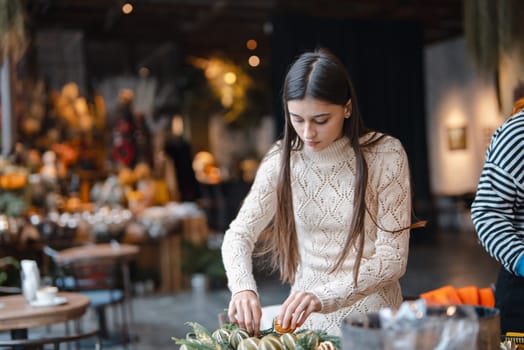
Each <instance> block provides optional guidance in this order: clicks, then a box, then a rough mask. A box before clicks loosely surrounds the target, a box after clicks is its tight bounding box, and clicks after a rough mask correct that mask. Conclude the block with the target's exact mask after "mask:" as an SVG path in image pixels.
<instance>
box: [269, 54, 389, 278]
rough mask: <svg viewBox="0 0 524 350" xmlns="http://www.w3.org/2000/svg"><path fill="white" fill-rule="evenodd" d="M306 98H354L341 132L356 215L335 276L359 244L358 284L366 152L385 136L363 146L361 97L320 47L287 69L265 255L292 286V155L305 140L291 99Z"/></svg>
mask: <svg viewBox="0 0 524 350" xmlns="http://www.w3.org/2000/svg"><path fill="white" fill-rule="evenodd" d="M306 97H311V98H314V99H318V100H321V101H324V102H328V103H332V104H336V105H340V106H346V105H347V103H348V101H349V100H351V117H350V118H348V119H344V124H343V134H344V136H346V137H347V138H348V139H349V141H350V146H351V148H352V149H353V151H354V153H355V159H356V179H355V184H356V185H355V197H354V201H353V205H354V211H353V215H352V220H351V224H350V226H349V234H348V237H347V239H346V241H345V243H344V247H343V249H342V251H341V252H340V254H339V255H338V257H337V260H336V263H335V265H334V267H333V269H332V270H331V272H334V271H336V270H337V269H339V268H340V266H341V265H342V263H343V262H344V260H345V259H346V257H347V255H348V254H349V251H350V247H351V246H353V245H355V246H357V257H356V263H355V266H354V278H355V281H356V279H357V275H358V270H359V267H360V262H361V260H362V253H363V250H364V217H365V213H366V203H365V196H366V186H367V181H368V167H367V163H366V159H365V158H364V155H363V150H362V149H363V148H365V147H368V146H370V145H372V144H374V143H376V142H377V141H378V140H380V139H381V138H382V137H383V134H378V133H375V132H373V134H372V136H371V137H369V138H367V141H366V142H365V143H361V141H360V140H359V139H360V137H361V136H363V135H365V134H367V133H370V132H371V131H370V130H369V129H367V128H366V127H365V126H364V123H363V121H362V116H361V114H360V109H359V105H358V101H357V95H356V93H355V89H354V87H353V83H352V82H351V78H350V77H349V73H348V72H347V70H346V68H345V66H344V65H343V64H342V62H341V61H340V60H339V59H338V58H337V57H336V56H335V55H333V54H332V53H331V52H329V51H328V50H326V49H317V50H315V51H313V52H306V53H303V54H302V55H300V56H299V57H298V58H297V59H296V60H295V62H294V63H293V64H292V65H291V67H290V68H289V70H288V73H287V75H286V78H285V80H284V85H283V91H282V102H283V108H284V114H285V127H284V136H283V139H282V141H281V149H280V153H281V164H280V175H279V178H278V184H277V196H278V204H277V211H276V214H275V217H274V220H273V226H272V234H271V236H270V237H269V240H268V241H267V242H265V243H264V246H263V247H264V249H263V252H264V253H267V252H271V261H270V264H271V267H272V268H273V269H275V270H277V269H278V270H279V271H280V278H281V280H282V281H283V282H289V283H293V282H294V280H295V273H296V270H297V265H298V261H299V258H300V257H299V251H298V242H297V241H298V239H297V234H296V229H295V220H294V216H293V215H292V214H291V213H293V201H292V191H291V175H290V172H291V170H290V156H291V152H292V151H294V150H298V149H301V148H302V147H303V142H302V140H301V139H300V137H299V136H298V135H297V133H296V132H295V129H294V128H293V126H292V124H291V121H290V117H289V111H288V108H287V101H290V100H302V99H304V98H306Z"/></svg>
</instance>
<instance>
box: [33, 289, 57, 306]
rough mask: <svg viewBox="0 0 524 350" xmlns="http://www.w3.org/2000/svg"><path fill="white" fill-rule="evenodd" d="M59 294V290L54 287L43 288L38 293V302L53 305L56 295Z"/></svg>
mask: <svg viewBox="0 0 524 350" xmlns="http://www.w3.org/2000/svg"><path fill="white" fill-rule="evenodd" d="M57 293H58V288H57V287H53V286H46V287H41V288H39V289H38V290H37V291H36V300H38V301H39V302H42V303H49V304H51V303H53V302H54V300H55V298H56V295H57Z"/></svg>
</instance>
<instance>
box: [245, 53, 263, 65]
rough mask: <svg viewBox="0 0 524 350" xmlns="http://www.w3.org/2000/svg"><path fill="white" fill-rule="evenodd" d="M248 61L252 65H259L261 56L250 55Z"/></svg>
mask: <svg viewBox="0 0 524 350" xmlns="http://www.w3.org/2000/svg"><path fill="white" fill-rule="evenodd" d="M247 63H248V64H249V65H250V66H251V67H258V65H259V64H260V58H259V57H258V56H257V55H253V56H249V59H248V60H247Z"/></svg>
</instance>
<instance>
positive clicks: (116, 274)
mask: <svg viewBox="0 0 524 350" xmlns="http://www.w3.org/2000/svg"><path fill="white" fill-rule="evenodd" d="M61 272H62V274H63V287H64V289H67V290H70V291H89V290H100V289H109V290H114V289H122V287H123V286H122V276H121V270H120V268H119V266H118V263H117V262H116V261H115V260H112V259H82V260H76V261H72V262H70V263H67V264H64V265H61Z"/></svg>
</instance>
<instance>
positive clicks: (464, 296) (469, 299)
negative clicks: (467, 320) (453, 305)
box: [457, 286, 480, 305]
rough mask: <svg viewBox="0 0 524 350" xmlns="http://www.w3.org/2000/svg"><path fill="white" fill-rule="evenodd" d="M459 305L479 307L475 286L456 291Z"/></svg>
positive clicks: (477, 291)
mask: <svg viewBox="0 0 524 350" xmlns="http://www.w3.org/2000/svg"><path fill="white" fill-rule="evenodd" d="M457 293H458V295H459V297H460V301H461V304H465V305H479V303H480V295H479V289H478V287H475V286H467V287H462V288H458V289H457Z"/></svg>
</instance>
